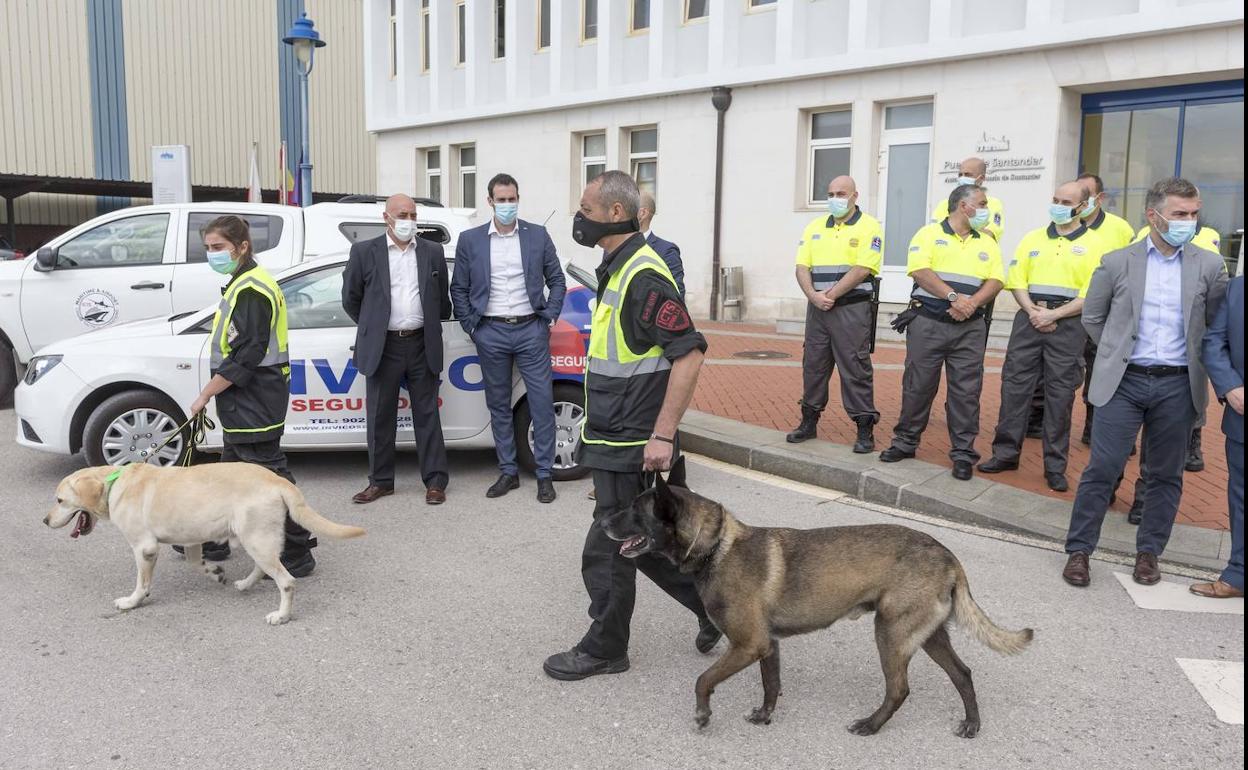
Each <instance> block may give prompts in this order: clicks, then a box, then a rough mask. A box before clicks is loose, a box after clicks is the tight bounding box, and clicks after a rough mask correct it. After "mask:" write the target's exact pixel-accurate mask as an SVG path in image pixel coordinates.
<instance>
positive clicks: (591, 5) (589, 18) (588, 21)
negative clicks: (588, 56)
mask: <svg viewBox="0 0 1248 770" xmlns="http://www.w3.org/2000/svg"><path fill="white" fill-rule="evenodd" d="M597 39H598V0H581V42H582V43H588V42H589V41H591V40H597Z"/></svg>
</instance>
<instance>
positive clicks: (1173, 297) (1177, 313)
mask: <svg viewBox="0 0 1248 770" xmlns="http://www.w3.org/2000/svg"><path fill="white" fill-rule="evenodd" d="M1184 332H1185V330H1184V328H1183V249H1181V248H1180V249H1178V250H1177V251H1175V252H1174V254H1172V255H1170V256H1169V257H1167V256H1166V255H1164V254H1162V253H1161V251H1160V250H1159V249H1158V248H1157V246H1156V245H1155V244H1154V243H1153V238H1152V236H1151V235H1150V236H1149V237H1148V274H1147V278H1146V279H1145V284H1144V306H1143V307H1142V308H1140V328H1139V331H1138V332H1137V336H1138V339H1137V340H1136V342H1135V348H1134V350H1132V351H1131V363H1133V364H1139V365H1141V366H1186V365H1187V336H1186V334H1185V333H1184Z"/></svg>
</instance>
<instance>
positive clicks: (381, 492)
mask: <svg viewBox="0 0 1248 770" xmlns="http://www.w3.org/2000/svg"><path fill="white" fill-rule="evenodd" d="M393 494H394V487H379V486H377V485H376V484H369V485H368V486H367V487H366V488H365V489H364V491H363V492H356V493H355V496H354V497H352V498H351V502H353V503H371V502H373V501H375V500H378V499H380V498H383V497H385V496H386V495H393Z"/></svg>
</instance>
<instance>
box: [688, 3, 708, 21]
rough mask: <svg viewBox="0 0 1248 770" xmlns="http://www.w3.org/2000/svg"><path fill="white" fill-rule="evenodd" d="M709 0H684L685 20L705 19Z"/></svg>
mask: <svg viewBox="0 0 1248 770" xmlns="http://www.w3.org/2000/svg"><path fill="white" fill-rule="evenodd" d="M708 5H710V0H685V21H697V20H698V19H705V18H706V17H707V16H708V15H709V9H708V8H707V6H708Z"/></svg>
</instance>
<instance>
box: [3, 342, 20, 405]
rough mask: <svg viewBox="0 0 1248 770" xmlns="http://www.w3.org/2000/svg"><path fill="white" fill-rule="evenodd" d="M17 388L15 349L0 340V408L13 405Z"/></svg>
mask: <svg viewBox="0 0 1248 770" xmlns="http://www.w3.org/2000/svg"><path fill="white" fill-rule="evenodd" d="M16 387H17V357H16V356H14V355H13V348H11V347H9V344H8V343H7V342H5V341H4V340H0V406H12V405H13V390H14V388H16Z"/></svg>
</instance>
